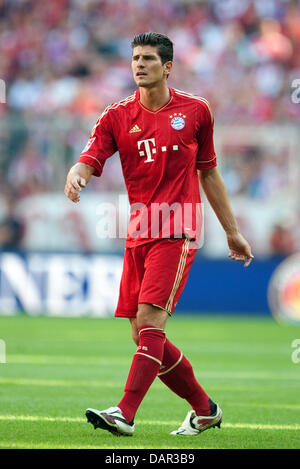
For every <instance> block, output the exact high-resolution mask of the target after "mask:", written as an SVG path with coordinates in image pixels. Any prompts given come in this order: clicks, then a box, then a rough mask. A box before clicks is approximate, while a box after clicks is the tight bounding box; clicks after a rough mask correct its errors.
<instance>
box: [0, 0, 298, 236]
mask: <svg viewBox="0 0 300 469" xmlns="http://www.w3.org/2000/svg"><path fill="white" fill-rule="evenodd" d="M299 25H300V2H299V0H293V1H292V0H264V1H261V0H227V1H223V0H211V1H209V2H205V1H191V0H190V1H187V0H186V1H184V0H169V1H165V2H163V1H161V0H123V1H122V0H52V1H51V2H37V1H34V0H0V71H1V72H0V78H1V79H3V80H5V83H6V86H7V97H6V104H0V118H1V128H0V180H1V186H2V193H3V194H7V197H8V199H9V200H10V202H9V204H8V206H9V207H11V205H13V203H14V200H18V199H20V198H23V197H25V196H28V195H31V194H35V193H40V192H51V191H62V190H63V184H64V178H65V174H66V171H67V169H68V168H69V167H70V166H71V164H73V162H75V161H76V160H77V158H78V155H79V154H80V152H81V150H82V148H83V147H84V145H85V143H86V140H87V138H88V135H89V131H90V130H91V128H92V126H93V125H94V122H95V121H96V119H97V117H98V115H99V114H100V113H101V111H102V110H103V109H104V108H105V107H106V106H107V105H108V104H111V103H112V102H115V101H118V100H119V99H121V98H124V97H126V96H128V95H130V94H131V93H132V92H133V90H134V89H135V84H134V82H133V79H132V75H131V70H130V66H129V63H130V55H131V49H130V42H131V39H132V37H133V36H134V35H135V34H137V33H140V32H144V31H150V30H154V31H159V32H162V33H165V34H167V35H169V36H170V38H171V39H172V40H173V42H174V44H175V57H174V59H175V67H174V69H173V72H172V76H171V77H170V86H172V87H175V88H179V89H183V90H185V91H188V92H192V93H196V94H199V95H201V96H204V97H205V98H207V99H208V100H209V101H210V103H211V105H212V108H213V111H214V114H215V119H216V124H217V125H219V124H234V125H236V124H237V123H239V124H249V125H253V124H256V125H262V124H272V123H277V124H280V125H283V126H285V125H290V124H297V123H299V121H300V104H299V105H295V104H294V103H293V102H292V100H291V83H292V81H293V80H294V79H296V78H300V27H299ZM225 153H226V152H225ZM225 156H226V164H225V171H226V172H225V175H224V176H225V179H226V181H227V182H228V184H229V192H230V193H231V195H234V194H239V193H243V194H247V195H248V196H249V197H250V198H259V199H264V198H265V197H272V196H273V193H274V187H278V188H280V187H281V186H282V184H283V181H282V179H283V172H282V168H283V166H284V158H285V154H284V151H283V150H282V151H278V152H275V153H272V152H271V154H268V153H267V154H261V153H259V151H258V150H257V149H255V148H254V149H253V148H248V149H247V148H246V149H244V150H243V152H242V153H241V154H240V158H239V157H237V156H236V155H235V154H234V152H230V151H228V152H227V154H226V155H225ZM246 167H247V171H243V168H246ZM123 189H124V186H123V181H122V174H121V171H120V167H119V164H118V162H117V159H116V158H115V159H112V161H111V162H109V170H107V171H105V172H104V174H103V176H102V179H101V183H100V182H99V181H98V180H97V181H93V182H92V183H91V185H90V188H89V190H97V191H109V190H111V191H118V190H123ZM2 204H3V197H2ZM290 245H291V244H290Z"/></svg>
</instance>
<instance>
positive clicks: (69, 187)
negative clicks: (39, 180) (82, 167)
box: [64, 175, 86, 202]
mask: <svg viewBox="0 0 300 469" xmlns="http://www.w3.org/2000/svg"><path fill="white" fill-rule="evenodd" d="M83 187H86V180H85V179H84V178H83V177H81V176H79V175H74V176H71V175H68V176H67V180H66V185H65V190H64V193H65V194H66V196H67V197H68V198H69V199H70V200H72V202H79V200H80V192H81V190H82V188H83Z"/></svg>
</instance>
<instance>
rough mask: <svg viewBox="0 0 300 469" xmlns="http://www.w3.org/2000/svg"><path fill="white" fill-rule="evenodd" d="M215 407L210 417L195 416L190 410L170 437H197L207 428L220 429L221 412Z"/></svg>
mask: <svg viewBox="0 0 300 469" xmlns="http://www.w3.org/2000/svg"><path fill="white" fill-rule="evenodd" d="M215 405H216V409H215V411H214V413H213V414H212V415H209V416H206V415H196V412H195V411H194V410H190V411H189V412H188V414H187V416H186V418H185V419H184V421H183V422H182V425H181V426H180V427H179V428H178V430H174V431H173V432H171V435H199V433H202V432H204V431H205V430H208V429H209V428H213V427H219V428H221V422H222V410H221V409H220V407H219V406H218V404H215Z"/></svg>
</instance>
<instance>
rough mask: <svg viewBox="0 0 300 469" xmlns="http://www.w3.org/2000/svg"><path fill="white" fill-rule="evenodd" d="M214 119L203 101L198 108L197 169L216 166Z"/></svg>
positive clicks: (207, 105)
mask: <svg viewBox="0 0 300 469" xmlns="http://www.w3.org/2000/svg"><path fill="white" fill-rule="evenodd" d="M213 134H214V117H213V114H212V112H211V109H210V107H209V104H208V103H207V102H206V101H204V100H203V102H202V101H201V103H199V108H198V131H197V140H198V146H199V150H198V154H197V161H196V166H197V169H200V170H205V169H210V168H214V167H215V166H216V165H217V160H216V153H215V147H214V139H213Z"/></svg>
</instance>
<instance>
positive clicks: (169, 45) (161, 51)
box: [131, 32, 173, 64]
mask: <svg viewBox="0 0 300 469" xmlns="http://www.w3.org/2000/svg"><path fill="white" fill-rule="evenodd" d="M137 46H152V47H157V53H158V55H159V56H160V58H161V62H162V64H164V63H166V62H168V61H171V62H172V61H173V42H172V41H171V39H170V38H168V36H165V35H164V34H160V33H152V32H148V33H141V34H137V35H136V36H135V37H134V38H133V41H132V43H131V47H132V49H133V48H134V47H137Z"/></svg>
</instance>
